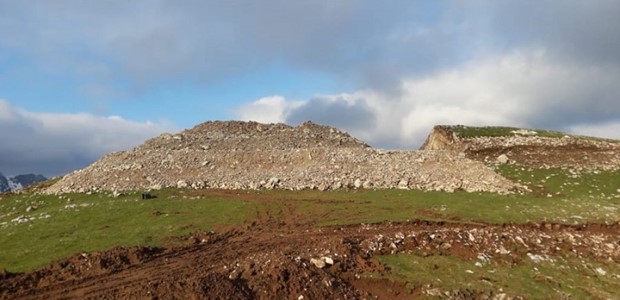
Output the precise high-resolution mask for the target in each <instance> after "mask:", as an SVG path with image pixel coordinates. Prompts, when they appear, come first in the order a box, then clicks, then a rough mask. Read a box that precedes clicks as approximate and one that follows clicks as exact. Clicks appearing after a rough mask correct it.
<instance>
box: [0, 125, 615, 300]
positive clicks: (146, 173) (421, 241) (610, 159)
mask: <svg viewBox="0 0 620 300" xmlns="http://www.w3.org/2000/svg"><path fill="white" fill-rule="evenodd" d="M498 132H499V133H498ZM468 134H471V131H467V130H466V128H465V129H464V127H463V126H461V127H459V126H437V127H435V128H434V129H433V131H432V132H431V134H430V135H429V137H428V139H427V141H426V142H425V144H424V145H423V147H422V150H416V151H386V150H379V149H374V148H372V147H370V146H368V145H367V144H365V143H364V142H362V141H359V140H357V139H355V138H353V137H351V136H350V135H348V134H347V133H345V132H342V131H340V130H338V129H335V128H330V127H326V126H321V125H316V124H313V123H304V124H301V125H299V126H297V127H290V126H287V125H283V124H259V123H253V122H207V123H204V124H200V125H198V126H196V127H195V128H193V129H190V130H186V131H184V132H182V133H179V134H175V135H169V134H166V135H162V136H160V137H157V138H155V139H152V140H150V141H147V142H146V143H145V144H143V145H141V146H139V147H136V148H135V149H132V150H129V151H125V152H119V153H113V154H109V155H107V156H105V157H103V158H102V159H101V160H99V161H98V162H96V163H95V164H93V165H91V166H89V167H87V168H86V169H83V170H78V171H76V172H74V173H71V174H69V175H67V176H65V177H64V178H62V179H60V180H59V181H57V182H52V183H48V184H46V185H43V186H42V188H40V189H39V190H36V189H35V191H38V192H42V193H45V194H58V195H62V194H63V193H66V192H79V193H97V192H103V191H105V192H106V193H113V194H114V195H119V194H121V193H123V192H128V191H144V190H158V189H162V188H167V187H172V188H180V189H184V190H188V191H189V190H191V191H192V192H193V193H198V194H200V193H201V191H204V190H210V191H217V192H218V193H223V194H227V195H233V194H234V195H240V194H235V193H238V192H239V191H238V190H260V189H287V190H311V189H317V190H322V191H324V190H336V189H348V190H356V189H420V190H426V191H429V190H433V191H444V192H450V193H452V192H455V191H461V192H493V193H501V194H511V195H512V194H521V195H526V194H527V193H532V190H531V189H530V188H531V187H527V186H525V185H523V183H519V182H513V181H511V180H509V179H507V178H505V177H503V176H502V175H500V174H499V173H496V172H495V170H496V169H495V168H497V167H498V166H502V165H506V166H513V167H514V169H515V170H519V169H521V170H525V169H526V168H539V169H550V168H555V169H557V170H562V171H566V172H568V174H570V176H575V177H578V176H580V175H581V174H586V173H588V172H600V171H606V172H607V171H609V172H615V171H616V170H618V169H620V143H618V142H617V141H607V140H600V139H589V138H583V137H574V136H563V135H560V136H555V133H549V132H542V131H541V132H536V131H528V130H517V129H515V130H513V129H506V128H502V129H501V130H499V131H497V132H494V133H493V134H488V133H487V134H486V135H485V136H476V135H471V136H470V135H468ZM597 174H598V173H597ZM571 178H572V177H571ZM546 179H549V178H546ZM546 179H545V180H546ZM50 184H51V186H50ZM541 189H542V188H541ZM567 189H568V187H567ZM616 189H617V190H616ZM612 192H613V193H615V194H606V195H603V194H601V195H602V196H601V197H607V198H606V199H608V200H609V201H611V202H612V203H613V201H615V200H614V199H620V184H616V185H615V186H614V187H613V191H612ZM545 193H546V192H545ZM446 194H448V193H446ZM616 194H618V195H616ZM253 195H254V196H253ZM258 195H259V194H250V193H248V194H246V195H244V196H243V197H244V198H246V199H245V200H248V201H270V200H269V199H265V198H264V197H260V196H258ZM558 195H560V193H558ZM548 196H549V197H551V196H554V197H555V196H556V194H554V195H551V194H549V195H548ZM560 196H561V195H560ZM240 197H241V196H240ZM536 197H538V196H536ZM558 197H559V196H558ZM590 197H593V196H592V195H590ZM614 197H615V198H614ZM534 199H539V198H534ZM543 199H547V198H546V197H545V196H543ZM536 201H538V200H536ZM540 201H542V200H540ZM284 203H286V202H284ZM68 205H71V204H68ZM511 205H512V204H511ZM584 205H587V203H584ZM614 205H615V204H614ZM614 207H615V206H610V212H609V215H610V216H611V217H609V218H611V221H607V222H600V223H591V222H585V223H580V224H577V225H575V224H571V225H569V224H560V223H550V222H543V220H540V221H535V222H529V223H520V224H514V223H505V224H501V222H500V223H488V222H482V221H481V222H477V221H471V220H469V221H463V220H460V219H458V218H455V219H453V220H450V221H446V220H445V218H444V217H445V216H442V215H440V214H437V215H435V214H436V212H429V213H428V216H429V218H428V219H427V220H411V221H407V222H381V223H375V224H354V225H346V226H317V225H316V224H317V223H318V220H308V219H305V218H304V215H303V214H300V213H299V212H298V211H296V209H298V208H293V206H291V205H287V204H284V206H283V207H282V208H281V211H280V214H279V215H278V216H277V217H276V216H273V215H270V214H269V213H268V212H258V211H257V213H256V216H255V217H254V218H251V219H249V220H247V221H246V223H245V224H243V225H235V226H220V227H217V228H215V229H214V230H213V231H209V232H205V231H196V232H194V233H192V234H190V235H186V236H181V237H170V238H169V239H168V240H167V241H166V242H165V243H163V245H162V246H161V247H129V248H114V249H109V250H106V251H100V252H92V253H78V254H75V255H73V256H71V257H69V258H67V259H64V260H61V261H56V262H54V263H53V264H51V265H49V266H47V267H43V268H40V269H38V270H35V271H32V272H27V273H11V272H7V271H3V272H0V299H17V298H19V299H64V298H91V299H95V298H96V299H136V298H140V299H142V298H150V299H297V300H302V299H411V298H417V297H431V298H433V297H434V298H448V299H524V298H527V295H526V296H525V297H524V296H523V295H521V294H514V293H511V292H507V291H504V290H502V289H494V288H491V289H486V288H479V287H472V288H466V287H461V288H456V289H445V288H441V286H440V285H435V284H433V283H427V284H416V283H412V282H409V281H392V280H389V279H388V278H390V277H389V276H390V269H389V267H387V266H386V265H385V264H384V263H382V262H381V257H383V256H385V255H395V254H399V253H400V254H414V255H417V256H418V257H457V258H459V259H461V260H463V261H466V262H468V263H471V265H472V266H473V267H472V268H471V269H466V270H454V272H457V271H458V272H463V271H465V272H467V274H471V275H472V276H475V277H476V279H477V280H478V281H479V282H481V284H482V286H484V284H485V282H486V283H489V284H490V283H493V282H495V280H494V278H493V276H494V275H493V272H495V269H492V270H490V269H489V270H486V269H485V271H484V272H483V271H482V270H483V268H484V267H485V266H490V265H493V266H498V265H499V266H507V267H508V268H512V267H517V266H520V265H523V264H530V265H533V266H534V269H536V271H538V269H537V267H536V266H541V269H542V265H544V264H545V263H548V262H555V261H556V260H558V259H560V260H567V261H568V260H571V261H573V260H574V261H578V262H580V263H579V264H581V265H582V266H581V267H580V268H582V269H575V268H573V269H571V267H566V270H562V272H568V273H570V272H586V271H583V270H587V272H588V274H593V275H584V274H581V275H582V276H590V277H591V276H601V277H602V276H605V278H606V280H609V281H610V282H612V283H613V282H616V283H615V284H617V282H620V273H617V274H616V273H614V272H615V271H610V270H616V269H614V268H616V267H617V266H618V264H620V218H617V217H616V216H617V213H616V211H615V208H614ZM161 214H162V213H161V212H158V211H154V212H152V216H153V218H157V217H159V216H160V215H161ZM609 218H608V219H609ZM437 219H444V221H433V220H437ZM589 262H594V263H595V265H590V264H589ZM606 264H608V265H612V266H614V267H613V268H612V269H606V268H605V267H600V266H606ZM431 266H433V265H432V264H431ZM434 267H437V268H439V266H438V265H434ZM498 268H499V267H498ZM575 270H577V271H575ZM450 271H452V270H444V272H450ZM568 273H567V274H568ZM536 274H537V275H536V276H534V278H532V280H533V281H541V282H545V283H546V284H550V285H551V286H556V287H557V288H558V290H559V289H560V288H561V287H562V285H563V284H565V283H564V282H563V281H561V280H560V279H558V278H553V277H551V276H546V275H542V273H541V274H538V273H536ZM489 286H491V285H489ZM578 288H579V287H578ZM581 289H583V290H586V288H585V287H581ZM589 295H591V296H592V294H589ZM613 296H615V295H612V297H613ZM593 297H594V298H601V299H605V298H610V296H609V295H608V294H601V295H598V296H597V295H594V296H593ZM566 298H571V295H566Z"/></svg>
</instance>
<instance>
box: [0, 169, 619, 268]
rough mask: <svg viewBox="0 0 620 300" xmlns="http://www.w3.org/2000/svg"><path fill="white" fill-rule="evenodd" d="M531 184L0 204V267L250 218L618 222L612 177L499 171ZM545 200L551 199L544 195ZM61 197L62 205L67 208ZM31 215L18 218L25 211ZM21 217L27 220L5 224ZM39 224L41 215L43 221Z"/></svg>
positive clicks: (172, 193) (169, 193)
mask: <svg viewBox="0 0 620 300" xmlns="http://www.w3.org/2000/svg"><path fill="white" fill-rule="evenodd" d="M498 171H500V172H501V173H502V174H504V175H505V176H507V177H509V178H512V179H514V180H517V181H519V182H521V183H523V184H527V185H528V186H530V187H531V188H532V189H533V190H534V192H532V193H527V194H525V195H518V194H514V195H498V194H491V193H465V192H456V193H445V192H423V191H418V190H352V191H329V192H318V191H297V192H292V191H237V192H221V191H191V190H176V189H170V190H162V191H158V192H157V193H156V194H157V196H158V198H156V199H149V200H141V199H140V195H139V194H130V195H125V196H120V197H118V198H114V197H112V196H110V195H107V194H104V193H100V194H93V195H86V194H66V195H63V196H62V197H60V198H59V197H58V196H41V195H35V194H29V193H25V194H18V195H10V196H1V197H4V199H1V200H0V269H2V268H5V269H7V270H9V271H28V270H32V269H34V268H37V267H40V266H43V265H45V264H47V263H49V262H50V261H53V260H56V259H60V258H62V257H66V256H68V255H71V254H73V253H77V252H82V251H94V250H103V249H108V248H111V247H115V246H136V245H151V246H157V245H162V243H163V241H164V240H165V239H166V238H167V237H171V236H179V235H183V234H187V233H189V232H193V231H197V230H211V229H213V228H214V227H216V226H219V225H227V224H241V223H243V222H246V221H251V220H255V219H262V220H264V219H267V218H269V219H271V220H274V221H284V222H296V223H307V224H314V225H318V226H329V225H345V224H358V223H374V222H381V221H405V220H412V219H424V220H441V221H459V222H476V223H479V222H480V223H497V224H499V223H526V222H541V221H547V222H556V223H565V224H580V223H590V222H596V223H608V222H616V221H619V220H620V191H619V189H620V172H619V171H615V172H592V173H584V174H581V175H579V176H575V175H573V174H571V173H570V171H567V170H561V169H527V168H520V167H514V166H509V165H504V166H501V167H500V168H499V169H498ZM549 195H551V197H548V196H549ZM68 198H70V199H71V201H68ZM29 206H36V207H37V209H36V210H34V211H31V212H26V209H27V207H29ZM20 215H24V216H28V217H31V218H33V219H31V220H30V221H28V222H25V223H21V224H17V223H16V222H13V221H12V220H14V219H15V218H17V217H18V216H20ZM48 215H49V217H48V218H46V216H48Z"/></svg>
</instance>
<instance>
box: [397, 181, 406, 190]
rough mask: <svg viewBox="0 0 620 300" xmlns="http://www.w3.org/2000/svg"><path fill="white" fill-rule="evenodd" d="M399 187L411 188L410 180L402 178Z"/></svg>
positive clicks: (403, 188)
mask: <svg viewBox="0 0 620 300" xmlns="http://www.w3.org/2000/svg"><path fill="white" fill-rule="evenodd" d="M398 188H399V189H401V190H406V189H409V180H407V179H401V180H400V181H399V182H398Z"/></svg>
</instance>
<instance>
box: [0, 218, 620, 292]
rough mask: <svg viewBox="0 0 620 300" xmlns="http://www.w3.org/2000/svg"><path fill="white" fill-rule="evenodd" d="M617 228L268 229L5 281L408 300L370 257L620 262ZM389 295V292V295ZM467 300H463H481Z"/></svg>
mask: <svg viewBox="0 0 620 300" xmlns="http://www.w3.org/2000/svg"><path fill="white" fill-rule="evenodd" d="M619 232H620V224H618V223H615V224H612V225H594V224H593V225H581V226H566V225H558V224H526V225H488V224H458V223H444V222H438V223H434V222H427V221H411V222H406V223H382V224H373V225H364V224H362V225H355V226H346V227H328V228H316V227H312V226H307V225H295V224H287V223H276V222H269V221H265V222H262V223H256V222H255V223H252V224H248V225H246V226H244V227H241V228H230V229H221V230H218V232H197V233H194V234H192V235H190V236H186V237H183V238H179V240H177V241H175V242H177V243H178V242H181V243H183V244H184V245H183V246H177V247H174V248H167V249H164V248H116V249H112V250H109V251H105V252H96V253H83V254H77V255H75V256H73V257H71V258H69V259H67V260H65V261H60V262H56V263H54V264H52V265H51V266H49V267H46V268H43V269H40V270H38V271H35V272H32V273H28V274H11V273H6V272H5V273H0V279H1V280H0V298H1V299H16V298H24V299H62V298H97V299H112V298H115V299H119V298H120V299H130V298H131V299H133V298H152V299H248V298H256V299H373V298H375V297H379V298H391V299H394V298H410V297H412V296H415V295H420V294H422V293H424V292H425V291H424V287H421V286H420V287H414V288H412V287H410V286H409V287H406V286H405V285H404V284H398V283H391V282H388V281H378V280H372V279H368V278H366V277H365V276H364V274H368V273H369V272H385V271H386V270H384V267H383V266H382V265H381V264H380V263H379V262H378V261H377V260H376V259H374V258H373V257H374V256H376V255H381V254H393V253H401V252H414V251H415V252H416V253H422V254H424V255H440V254H451V255H456V256H459V257H461V258H464V259H467V260H473V259H475V258H476V257H477V256H479V255H480V254H484V255H487V256H488V257H492V258H493V259H495V260H501V261H506V262H508V263H515V264H518V263H519V262H520V261H522V260H524V259H526V258H527V257H528V256H530V257H540V258H541V259H544V257H545V256H546V255H548V254H558V253H568V252H572V253H574V254H576V255H578V256H583V257H589V258H595V259H601V260H609V259H611V260H614V261H615V262H619V261H620V235H619ZM387 287H389V288H387ZM477 296H478V295H475V294H471V292H470V293H469V294H467V293H465V292H464V293H463V294H462V295H460V296H459V295H457V298H459V297H460V298H469V297H473V298H475V297H477Z"/></svg>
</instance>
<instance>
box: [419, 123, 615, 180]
mask: <svg viewBox="0 0 620 300" xmlns="http://www.w3.org/2000/svg"><path fill="white" fill-rule="evenodd" d="M485 128H486V127H469V128H468V127H466V126H462V125H458V126H446V125H438V126H435V127H434V128H433V130H432V131H431V133H430V134H429V136H428V138H427V140H426V142H425V143H424V145H423V146H422V147H421V150H446V151H451V152H454V153H463V155H465V156H466V157H468V158H471V159H474V160H478V161H481V162H484V163H486V164H487V165H494V164H498V163H499V164H503V163H514V164H517V165H523V166H528V167H537V168H538V167H550V168H570V169H583V170H595V169H596V170H617V169H620V141H614V140H605V139H600V138H592V137H583V136H573V135H567V134H562V133H560V132H546V131H535V130H526V129H517V128H515V129H514V130H507V128H505V127H504V128H502V127H488V128H489V129H490V130H488V131H489V132H493V128H498V129H501V130H502V131H503V132H504V133H502V134H497V131H495V132H493V133H494V134H491V135H488V136H484V135H478V136H476V135H475V134H463V133H464V132H465V133H471V132H485V130H484V129H485Z"/></svg>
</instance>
